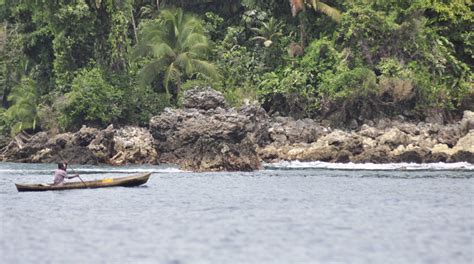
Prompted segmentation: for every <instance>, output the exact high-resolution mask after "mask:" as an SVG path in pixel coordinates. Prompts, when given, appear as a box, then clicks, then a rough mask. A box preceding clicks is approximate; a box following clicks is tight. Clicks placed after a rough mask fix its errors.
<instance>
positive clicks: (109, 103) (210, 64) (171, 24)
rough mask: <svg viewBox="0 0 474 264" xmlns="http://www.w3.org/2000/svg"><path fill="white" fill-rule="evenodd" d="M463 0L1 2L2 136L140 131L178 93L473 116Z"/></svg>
mask: <svg viewBox="0 0 474 264" xmlns="http://www.w3.org/2000/svg"><path fill="white" fill-rule="evenodd" d="M472 8H473V3H472V1H471V0H452V1H441V0H430V1H428V0H416V1H405V0H403V1H391V0H390V1H377V0H351V1H342V0H327V1H316V0H311V1H310V0H289V1H288V0H266V1H262V0H256V1H250V0H230V1H215V0H214V1H213V0H195V1H181V0H180V1H178V0H167V1H154V0H153V1H152V0H77V1H67V0H55V1H52V0H21V1H17V0H0V18H1V21H2V24H1V27H0V84H1V85H0V101H1V105H0V134H1V135H3V136H8V135H14V134H16V133H18V132H20V131H22V130H27V131H32V132H36V131H41V130H42V131H52V132H56V133H59V132H64V131H74V130H77V129H78V128H80V127H81V126H82V125H88V126H95V127H101V128H103V127H106V126H107V125H108V124H110V123H113V124H118V125H139V126H144V125H148V122H149V120H150V118H151V117H152V116H155V115H158V114H160V113H161V112H162V111H163V109H164V108H165V107H168V106H172V107H178V106H180V105H181V104H182V99H181V98H182V94H183V92H184V91H186V90H188V89H190V88H194V87H208V86H210V87H212V88H213V89H216V90H218V91H220V92H222V93H223V94H224V96H225V98H226V100H227V101H228V102H229V103H230V104H232V105H235V106H238V105H240V104H242V103H243V102H245V101H246V100H256V101H258V102H260V103H261V105H262V106H263V107H264V108H265V110H266V111H267V112H268V113H270V114H276V113H278V114H279V115H282V116H291V117H295V118H311V119H315V120H328V121H329V122H330V123H331V124H334V125H344V124H347V123H349V122H351V121H355V122H360V123H361V121H363V120H366V119H373V118H378V117H392V116H399V115H403V116H404V117H405V118H409V119H414V120H424V119H425V118H427V117H428V118H429V117H430V116H431V115H437V116H442V117H444V119H445V120H449V119H450V118H456V117H457V116H459V115H460V114H461V113H462V112H463V111H464V110H473V109H474V107H473V98H474V90H473V89H474V88H473V76H474V75H473V72H472V67H473V65H474V64H473V60H474V34H473V32H474V31H473V24H474V17H473V14H474V13H473V12H472Z"/></svg>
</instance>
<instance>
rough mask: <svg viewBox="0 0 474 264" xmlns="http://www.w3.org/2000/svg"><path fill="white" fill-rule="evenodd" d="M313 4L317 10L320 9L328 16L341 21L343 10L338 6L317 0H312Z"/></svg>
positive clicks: (338, 21)
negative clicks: (338, 8)
mask: <svg viewBox="0 0 474 264" xmlns="http://www.w3.org/2000/svg"><path fill="white" fill-rule="evenodd" d="M311 5H312V7H313V9H314V10H315V11H319V12H321V13H323V14H325V15H327V16H328V17H330V18H331V19H332V20H334V21H336V22H337V23H340V22H341V18H342V15H341V12H340V11H339V10H337V9H336V8H334V7H332V6H329V5H328V4H325V3H323V2H321V1H317V0H311Z"/></svg>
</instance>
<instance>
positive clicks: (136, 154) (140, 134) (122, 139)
mask: <svg viewBox="0 0 474 264" xmlns="http://www.w3.org/2000/svg"><path fill="white" fill-rule="evenodd" d="M113 142H114V151H115V152H114V154H113V156H112V157H111V158H110V160H109V163H111V164H114V165H124V164H156V163H157V161H158V154H157V153H156V150H155V148H154V147H153V137H152V136H151V134H150V132H149V131H148V129H146V128H143V127H131V126H128V127H124V128H121V129H118V130H117V131H116V133H115V135H114V137H113Z"/></svg>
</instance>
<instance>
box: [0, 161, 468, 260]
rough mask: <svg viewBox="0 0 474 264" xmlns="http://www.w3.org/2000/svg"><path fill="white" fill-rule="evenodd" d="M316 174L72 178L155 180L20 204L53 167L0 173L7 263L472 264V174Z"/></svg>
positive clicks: (40, 196) (310, 169)
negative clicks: (21, 187)
mask: <svg viewBox="0 0 474 264" xmlns="http://www.w3.org/2000/svg"><path fill="white" fill-rule="evenodd" d="M302 165H304V166H302ZM320 165H321V164H319V165H318V164H316V165H315V164H296V165H295V166H292V165H291V164H290V165H288V164H285V165H282V166H272V167H267V169H265V170H262V171H258V172H253V173H238V172H237V173H188V172H182V171H179V170H177V169H175V168H170V167H164V166H133V167H119V168H117V167H105V166H102V167H99V166H98V167H90V166H89V167H87V166H73V168H74V169H75V170H76V171H77V172H79V173H80V174H81V175H82V178H83V179H84V180H86V179H87V180H92V179H98V178H104V177H120V176H124V175H127V174H134V173H136V172H142V171H152V172H153V174H152V177H151V178H150V180H149V181H148V183H147V184H146V186H144V187H135V188H122V187H117V188H110V189H90V190H69V191H56V192H51V191H49V192H39V193H34V192H33V193H18V192H17V190H16V188H15V186H14V183H35V182H51V181H52V172H53V170H54V169H55V165H54V164H15V163H0V262H1V263H15V264H16V263H170V264H171V263H172V264H179V263H217V264H224V263H226V264H227V263H259V264H260V263H285V264H292V263H473V255H474V245H473V235H474V204H473V197H474V185H473V179H472V177H473V176H474V168H473V166H472V165H469V164H468V165H467V166H458V167H442V165H440V166H441V169H442V170H439V168H434V169H433V168H432V167H425V168H424V169H423V168H417V169H416V170H411V169H410V168H408V169H407V168H406V167H403V166H402V167H401V168H398V169H397V168H393V167H390V166H386V167H378V168H372V170H367V169H371V167H370V166H368V165H367V167H354V168H352V169H351V168H350V167H344V168H337V167H336V169H334V168H332V169H331V168H329V169H328V168H321V166H320ZM443 168H444V169H443Z"/></svg>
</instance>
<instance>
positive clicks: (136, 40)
mask: <svg viewBox="0 0 474 264" xmlns="http://www.w3.org/2000/svg"><path fill="white" fill-rule="evenodd" d="M130 15H132V27H133V36H134V37H135V43H136V44H138V33H137V25H136V24H135V17H134V16H133V8H132V10H130Z"/></svg>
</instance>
